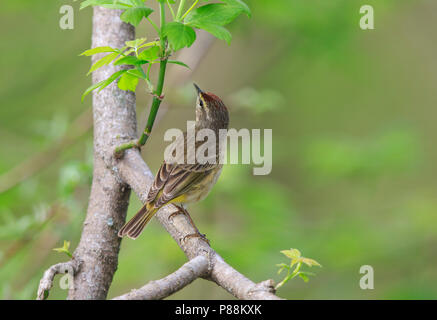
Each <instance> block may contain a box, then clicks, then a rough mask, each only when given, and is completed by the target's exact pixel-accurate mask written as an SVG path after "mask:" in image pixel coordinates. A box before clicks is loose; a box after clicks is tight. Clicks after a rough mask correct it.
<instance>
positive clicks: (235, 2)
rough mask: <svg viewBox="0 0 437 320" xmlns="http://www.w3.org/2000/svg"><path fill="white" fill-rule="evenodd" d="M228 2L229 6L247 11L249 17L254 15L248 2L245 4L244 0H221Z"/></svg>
mask: <svg viewBox="0 0 437 320" xmlns="http://www.w3.org/2000/svg"><path fill="white" fill-rule="evenodd" d="M220 1H222V2H224V3H226V4H227V5H229V6H232V7H234V8H238V9H240V10H241V11H242V12H243V13H245V14H246V15H247V16H248V17H249V18H250V17H251V16H252V12H251V11H250V8H249V6H248V5H247V4H245V3H244V2H243V1H242V0H220Z"/></svg>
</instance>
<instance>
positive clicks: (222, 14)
mask: <svg viewBox="0 0 437 320" xmlns="http://www.w3.org/2000/svg"><path fill="white" fill-rule="evenodd" d="M242 12H243V11H242V9H241V8H238V7H233V6H229V5H227V4H224V3H210V4H207V5H204V6H201V7H199V8H196V9H195V10H193V11H191V12H190V13H189V14H188V15H187V16H186V17H185V19H184V21H185V23H187V24H189V25H192V26H195V27H198V26H200V25H205V24H207V25H219V26H224V25H226V24H229V23H230V22H232V21H233V20H234V19H235V18H236V17H238V16H239V15H240V14H241V13H242Z"/></svg>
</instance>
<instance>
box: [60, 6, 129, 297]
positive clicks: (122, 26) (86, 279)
mask: <svg viewBox="0 0 437 320" xmlns="http://www.w3.org/2000/svg"><path fill="white" fill-rule="evenodd" d="M120 13H121V11H120V10H112V9H105V8H101V7H94V15H93V35H92V42H93V43H92V47H93V48H94V47H99V46H111V47H115V48H120V47H122V46H123V45H124V43H125V41H127V40H133V39H134V38H135V30H134V27H133V26H131V25H128V24H126V23H123V22H122V21H121V20H120ZM101 56H102V55H101V54H100V55H95V56H94V57H93V61H94V62H95V61H96V59H99V58H101ZM118 70H120V67H117V66H114V65H108V66H105V67H104V68H100V69H98V70H96V71H95V72H93V83H97V82H99V81H102V80H103V79H107V78H108V77H109V76H110V75H112V74H113V73H114V72H116V71H118ZM93 120H94V171H93V182H92V187H91V194H90V200H89V204H88V210H87V216H86V219H85V222H84V227H83V231H82V235H81V238H80V242H79V245H78V246H77V248H76V250H75V252H74V259H75V260H80V261H83V263H82V265H81V268H80V270H79V272H78V273H77V274H76V275H75V277H74V287H73V288H72V289H70V291H69V295H68V298H69V299H105V298H106V295H107V292H108V289H109V287H110V285H111V283H112V278H113V275H114V273H115V270H116V269H117V264H118V251H119V248H120V240H121V239H120V238H119V237H118V236H117V231H118V230H119V229H120V228H121V226H122V225H123V223H124V221H125V217H126V211H127V207H128V201H129V195H130V189H129V188H128V186H126V184H124V183H123V182H121V181H120V180H119V179H117V177H116V176H115V175H114V174H113V172H112V170H111V168H110V167H111V162H112V160H113V159H112V158H113V150H114V148H115V146H116V145H118V144H120V143H123V142H127V141H130V140H132V139H134V138H136V113H135V95H134V93H132V92H128V91H122V90H120V89H118V87H117V84H116V83H112V84H111V85H110V86H108V87H106V88H105V89H103V90H102V91H101V92H99V93H97V92H96V91H94V93H93Z"/></svg>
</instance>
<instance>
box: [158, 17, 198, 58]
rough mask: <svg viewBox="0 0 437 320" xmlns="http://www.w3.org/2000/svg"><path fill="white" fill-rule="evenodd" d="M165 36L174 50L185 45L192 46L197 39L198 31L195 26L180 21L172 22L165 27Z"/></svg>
mask: <svg viewBox="0 0 437 320" xmlns="http://www.w3.org/2000/svg"><path fill="white" fill-rule="evenodd" d="M163 31H164V36H165V37H167V39H168V42H169V44H170V46H171V47H172V49H173V50H174V51H178V50H180V49H182V48H184V47H190V46H191V45H192V44H193V42H194V40H196V32H195V31H194V29H193V28H191V27H189V26H187V25H184V24H183V23H180V22H170V23H168V24H166V25H165V27H164V30H163Z"/></svg>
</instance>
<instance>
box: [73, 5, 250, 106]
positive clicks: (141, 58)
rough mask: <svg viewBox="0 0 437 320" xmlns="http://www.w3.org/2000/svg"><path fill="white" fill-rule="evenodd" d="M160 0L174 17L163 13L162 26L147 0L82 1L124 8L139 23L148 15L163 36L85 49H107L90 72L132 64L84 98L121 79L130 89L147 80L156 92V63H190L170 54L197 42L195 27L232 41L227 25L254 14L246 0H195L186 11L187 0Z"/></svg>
mask: <svg viewBox="0 0 437 320" xmlns="http://www.w3.org/2000/svg"><path fill="white" fill-rule="evenodd" d="M156 1H157V2H159V3H160V6H161V7H160V8H161V10H163V8H164V5H167V6H168V9H169V11H170V12H171V17H172V20H171V21H168V22H166V21H163V20H162V17H163V16H162V15H161V24H160V26H159V27H158V25H157V24H155V23H154V22H153V21H152V20H151V19H150V18H149V16H150V15H151V14H152V13H153V12H154V10H153V9H152V8H150V7H148V6H146V4H145V1H143V0H86V1H83V2H82V3H81V6H80V8H81V9H83V8H86V7H89V6H101V7H104V8H109V9H118V10H123V12H122V14H121V16H120V18H121V20H122V21H124V22H126V23H130V24H132V25H133V26H135V27H136V26H138V25H139V23H140V22H141V21H142V20H144V19H145V20H147V21H148V22H149V23H151V24H152V26H153V27H154V28H155V30H156V31H157V33H158V36H159V39H158V40H156V41H152V42H146V38H139V39H135V40H133V41H128V42H126V44H125V46H124V47H122V48H112V47H109V46H103V47H97V48H92V49H89V50H86V51H84V52H83V53H82V54H81V55H84V56H91V55H94V54H98V53H106V55H105V56H103V57H102V58H100V59H99V60H97V61H96V62H95V63H94V64H93V65H92V66H91V68H90V70H89V71H88V75H89V74H90V73H92V72H93V71H95V70H97V69H99V68H101V67H103V66H106V65H108V64H110V63H112V64H113V65H116V66H128V68H127V69H123V70H120V71H117V72H115V73H113V74H112V75H111V76H110V77H108V78H107V79H105V80H102V81H100V82H98V83H95V84H93V85H92V86H90V87H89V88H88V89H86V90H85V92H84V94H83V95H82V101H83V99H84V98H85V96H86V95H88V94H89V93H90V92H92V91H93V90H98V91H101V90H102V89H104V88H105V87H107V86H108V85H110V84H111V83H112V82H114V81H116V80H118V87H119V88H120V89H122V90H129V91H135V90H136V88H137V85H138V82H139V80H144V81H146V83H147V86H148V88H149V91H150V92H152V93H153V92H154V87H153V85H152V83H151V81H150V77H149V74H150V69H151V67H152V65H153V64H155V63H159V62H161V61H163V60H165V61H166V62H168V63H173V64H178V65H181V66H184V67H188V66H187V65H186V64H185V63H184V62H182V61H175V60H169V57H170V56H171V55H172V54H173V53H174V52H176V51H178V50H181V49H182V48H185V47H190V46H191V45H192V44H193V43H194V42H195V40H196V32H195V29H203V30H205V31H207V32H209V33H211V34H213V35H214V36H215V37H217V38H218V39H221V40H224V41H226V42H227V43H228V44H229V43H230V41H231V38H232V36H231V34H230V32H229V31H228V30H227V29H226V28H225V27H224V26H225V25H227V24H229V23H231V22H232V21H234V20H235V19H236V18H237V17H238V16H239V15H240V14H242V13H244V14H246V15H247V16H249V17H250V16H251V11H250V9H249V7H248V6H247V5H246V4H245V3H244V2H243V1H242V0H221V2H219V3H207V4H204V5H200V6H198V3H199V0H195V1H193V3H192V4H191V6H190V7H189V9H188V10H187V11H186V12H185V13H183V11H184V6H185V3H186V0H180V1H175V0H156ZM177 2H179V6H178V10H177V13H175V10H174V9H173V6H175V5H177ZM202 2H208V1H202ZM164 16H165V14H164Z"/></svg>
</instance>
